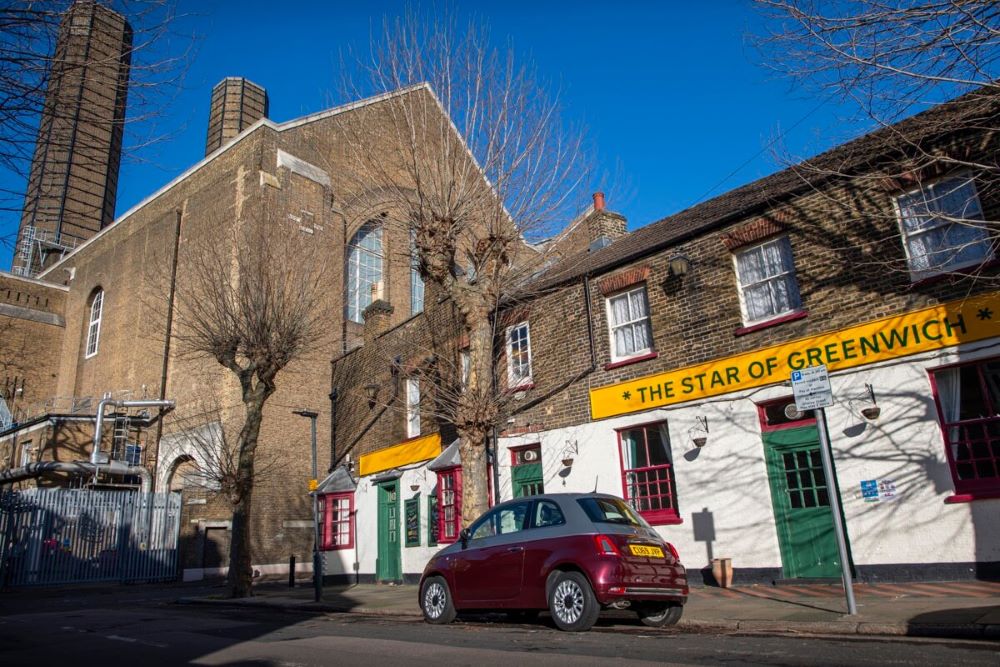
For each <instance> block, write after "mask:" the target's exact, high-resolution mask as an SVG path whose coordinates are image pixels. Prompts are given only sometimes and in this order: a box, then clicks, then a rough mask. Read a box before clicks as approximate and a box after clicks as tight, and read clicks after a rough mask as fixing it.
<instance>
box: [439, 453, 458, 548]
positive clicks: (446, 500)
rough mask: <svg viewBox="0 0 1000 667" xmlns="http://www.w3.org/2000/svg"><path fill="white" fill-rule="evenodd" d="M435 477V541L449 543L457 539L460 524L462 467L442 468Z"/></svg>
mask: <svg viewBox="0 0 1000 667" xmlns="http://www.w3.org/2000/svg"><path fill="white" fill-rule="evenodd" d="M437 477H438V484H437V501H438V502H437V505H438V507H437V510H438V534H437V541H438V542H440V543H441V544H449V543H451V542H454V541H455V540H456V539H458V533H459V530H460V526H461V525H462V469H461V468H460V467H456V468H449V469H448V470H442V471H440V472H438V474H437Z"/></svg>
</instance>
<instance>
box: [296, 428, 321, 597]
mask: <svg viewBox="0 0 1000 667" xmlns="http://www.w3.org/2000/svg"><path fill="white" fill-rule="evenodd" d="M292 412H293V414H296V415H299V416H300V417H308V418H309V424H310V427H311V429H310V430H311V435H312V480H311V481H310V483H309V491H310V492H312V494H313V592H314V598H315V600H316V602H319V601H320V600H321V599H322V598H323V561H322V559H321V558H320V553H319V544H320V534H319V495H317V493H316V489H317V483H318V478H317V477H318V475H319V472H318V469H317V464H316V418H317V417H318V416H319V413H318V412H316V411H314V410H293V411H292Z"/></svg>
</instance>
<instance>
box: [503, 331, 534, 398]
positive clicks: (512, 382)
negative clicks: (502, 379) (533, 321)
mask: <svg viewBox="0 0 1000 667" xmlns="http://www.w3.org/2000/svg"><path fill="white" fill-rule="evenodd" d="M526 384H531V332H530V331H529V328H528V323H527V322H519V323H517V324H515V325H514V326H512V327H507V386H508V387H510V388H511V389H514V388H517V387H521V386H523V385H526Z"/></svg>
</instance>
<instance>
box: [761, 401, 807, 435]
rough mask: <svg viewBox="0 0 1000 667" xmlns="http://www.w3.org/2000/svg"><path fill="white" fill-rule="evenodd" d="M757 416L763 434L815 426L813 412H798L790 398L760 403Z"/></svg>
mask: <svg viewBox="0 0 1000 667" xmlns="http://www.w3.org/2000/svg"><path fill="white" fill-rule="evenodd" d="M789 406H791V407H789ZM757 415H758V416H759V417H760V430H761V431H764V432H767V431H778V430H780V429H784V428H798V427H800V426H813V425H815V424H816V415H815V414H814V413H813V411H812V410H808V411H806V412H799V411H798V410H797V409H796V408H795V399H794V398H792V397H791V396H786V397H785V398H779V399H777V400H774V401H768V402H767V403H761V404H760V405H758V406H757Z"/></svg>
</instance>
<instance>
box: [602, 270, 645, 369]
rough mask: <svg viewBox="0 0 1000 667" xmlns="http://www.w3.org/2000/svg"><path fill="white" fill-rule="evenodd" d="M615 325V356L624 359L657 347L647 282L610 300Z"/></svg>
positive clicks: (610, 316)
mask: <svg viewBox="0 0 1000 667" xmlns="http://www.w3.org/2000/svg"><path fill="white" fill-rule="evenodd" d="M607 306H608V322H609V323H610V327H611V360H612V361H620V360H622V359H628V358H630V357H636V356H639V355H642V354H647V353H649V352H652V351H653V336H652V332H651V329H650V325H649V306H648V305H647V303H646V286H645V285H641V286H639V287H636V288H635V289H630V290H628V291H626V292H622V293H620V294H615V295H613V296H609V297H608V300H607Z"/></svg>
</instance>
